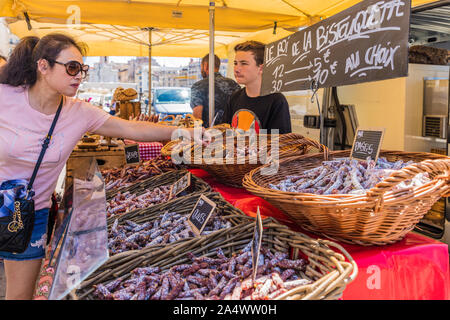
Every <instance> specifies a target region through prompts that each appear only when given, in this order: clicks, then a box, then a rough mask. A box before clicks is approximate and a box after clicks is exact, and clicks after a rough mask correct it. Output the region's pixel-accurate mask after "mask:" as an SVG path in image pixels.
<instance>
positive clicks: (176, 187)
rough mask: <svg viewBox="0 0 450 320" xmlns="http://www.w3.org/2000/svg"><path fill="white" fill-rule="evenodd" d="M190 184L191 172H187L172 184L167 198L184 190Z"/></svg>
mask: <svg viewBox="0 0 450 320" xmlns="http://www.w3.org/2000/svg"><path fill="white" fill-rule="evenodd" d="M190 185H191V173H190V172H188V173H186V174H185V175H184V176H183V177H182V178H180V179H179V180H177V182H175V183H174V184H173V185H172V187H171V188H170V192H169V199H172V198H173V197H175V196H176V195H177V194H179V193H180V192H182V191H184V190H186V189H187V188H188V187H189V186H190Z"/></svg>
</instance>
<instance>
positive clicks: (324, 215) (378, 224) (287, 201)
mask: <svg viewBox="0 0 450 320" xmlns="http://www.w3.org/2000/svg"><path fill="white" fill-rule="evenodd" d="M349 155H350V150H346V151H337V152H331V153H330V154H329V160H332V159H334V158H340V157H348V156H349ZM325 156H326V155H325ZM380 156H381V157H386V158H387V160H389V161H397V160H404V161H409V160H413V161H414V162H417V163H416V164H412V165H409V166H407V167H405V168H403V169H401V170H397V171H395V172H393V173H392V174H391V175H390V177H389V178H386V179H385V180H383V181H381V182H380V183H378V184H377V185H376V186H375V187H373V188H372V189H370V190H368V191H367V194H366V195H348V194H337V195H314V194H310V193H293V192H283V191H278V190H273V189H270V188H269V187H268V184H270V183H271V184H277V183H279V182H280V181H282V180H284V179H285V178H286V176H288V175H298V174H300V173H302V172H303V171H305V170H308V169H311V168H315V167H318V166H320V165H321V162H322V161H323V160H324V155H323V154H315V155H305V156H295V157H290V158H285V159H283V160H281V161H280V167H279V170H278V172H277V173H276V174H273V175H261V171H260V170H261V169H262V167H261V168H258V169H255V170H252V171H251V172H250V173H248V174H247V175H246V176H245V177H244V180H243V185H244V187H245V188H246V189H247V190H248V191H250V192H252V193H253V194H255V195H258V196H260V197H262V198H264V199H265V200H267V201H269V202H270V203H272V204H273V205H275V206H276V207H278V208H279V209H281V210H283V211H284V212H286V213H287V214H288V215H289V216H290V217H291V218H292V219H293V220H294V221H295V222H296V223H297V224H298V225H299V226H301V227H302V228H304V229H305V230H309V231H312V232H315V233H320V234H323V235H326V236H328V237H330V238H331V239H335V240H338V241H343V242H347V243H356V244H360V245H384V244H389V243H393V242H396V241H399V240H400V239H402V238H403V237H404V236H405V235H406V234H407V233H408V232H409V231H411V230H412V229H413V228H414V226H415V225H416V224H417V223H418V222H419V220H420V219H421V218H422V217H423V216H424V215H425V214H426V213H427V211H428V210H430V208H431V206H432V205H433V204H434V203H435V202H436V201H438V200H439V199H440V198H441V197H443V196H444V197H446V196H448V192H449V191H450V177H449V174H450V158H449V157H446V156H443V155H437V154H431V153H413V152H402V151H381V153H380ZM421 172H428V173H429V175H430V177H431V178H432V181H431V182H430V183H427V184H425V185H423V186H420V187H414V188H410V189H407V190H400V191H393V190H392V189H393V187H395V186H396V185H397V184H399V183H400V182H402V181H405V180H408V179H411V178H412V177H414V176H415V175H417V174H418V173H421Z"/></svg>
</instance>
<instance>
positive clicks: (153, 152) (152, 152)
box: [124, 140, 163, 161]
mask: <svg viewBox="0 0 450 320" xmlns="http://www.w3.org/2000/svg"><path fill="white" fill-rule="evenodd" d="M124 142H125V144H135V143H137V144H138V145H139V156H140V158H141V160H143V161H147V160H150V159H153V158H156V157H159V156H160V155H161V149H162V147H163V144H162V143H161V142H135V141H132V140H125V141H124Z"/></svg>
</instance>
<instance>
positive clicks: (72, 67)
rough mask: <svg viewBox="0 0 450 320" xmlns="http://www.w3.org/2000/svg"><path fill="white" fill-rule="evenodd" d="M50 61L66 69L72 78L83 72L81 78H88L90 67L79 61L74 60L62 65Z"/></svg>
mask: <svg viewBox="0 0 450 320" xmlns="http://www.w3.org/2000/svg"><path fill="white" fill-rule="evenodd" d="M48 61H49V62H54V63H57V64H60V65H62V66H64V67H66V72H67V74H68V75H69V76H72V77H74V76H76V75H77V74H78V73H80V72H81V77H82V78H83V79H84V78H86V76H87V73H88V71H89V65H87V64H81V63H79V62H78V61H74V60H72V61H69V62H66V63H62V62H59V61H56V60H48Z"/></svg>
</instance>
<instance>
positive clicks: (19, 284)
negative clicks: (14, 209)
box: [0, 34, 209, 300]
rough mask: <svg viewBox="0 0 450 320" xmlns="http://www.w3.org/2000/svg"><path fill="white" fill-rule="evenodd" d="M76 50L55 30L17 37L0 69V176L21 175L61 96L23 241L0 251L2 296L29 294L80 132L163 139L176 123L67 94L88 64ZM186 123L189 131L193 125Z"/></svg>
mask: <svg viewBox="0 0 450 320" xmlns="http://www.w3.org/2000/svg"><path fill="white" fill-rule="evenodd" d="M84 53H85V48H84V46H83V45H82V44H79V43H77V42H75V41H74V39H72V38H71V37H68V36H66V35H63V34H49V35H46V36H44V37H43V38H42V39H39V38H38V37H32V36H31V37H25V38H22V39H21V41H20V42H19V44H18V45H17V46H16V47H15V48H14V51H13V52H12V54H11V56H10V58H9V59H8V63H7V64H6V65H5V66H4V67H2V68H1V69H0V184H1V183H2V182H4V181H8V180H15V179H24V180H27V181H29V179H30V177H31V175H32V172H33V169H34V167H35V165H36V162H37V159H38V156H39V154H40V152H41V148H42V145H41V144H42V140H43V139H44V138H45V137H46V135H47V133H48V131H49V129H50V125H51V123H52V122H53V119H54V117H55V113H56V111H57V109H58V108H59V106H60V105H61V104H62V109H61V113H60V116H59V119H58V121H57V122H56V126H55V129H54V132H53V135H52V137H50V138H51V141H50V144H49V147H48V149H47V151H46V153H45V156H44V158H43V161H42V165H41V167H40V168H39V171H38V173H37V177H36V180H35V183H34V185H33V189H34V192H35V196H34V198H33V200H34V202H35V209H36V211H35V222H34V228H33V233H32V235H31V241H30V243H29V245H28V248H27V249H26V250H25V252H23V253H16V254H14V253H10V252H5V251H0V258H3V259H4V267H5V274H6V299H8V300H9V299H21V300H25V299H32V297H33V292H34V288H35V283H36V280H37V278H38V275H39V271H40V267H41V263H42V258H44V256H45V247H46V236H47V234H46V228H47V221H48V215H49V208H50V205H51V196H52V193H53V191H54V190H55V186H56V184H57V180H58V176H59V174H60V173H61V170H62V168H63V167H64V165H65V164H66V161H67V159H68V158H69V155H70V153H71V152H72V150H73V148H74V147H75V145H76V144H77V142H78V141H79V139H80V137H82V136H83V135H84V134H85V133H86V132H92V133H94V134H98V135H101V136H106V137H116V138H127V139H131V140H134V141H163V140H170V139H171V136H172V132H173V131H174V130H177V128H176V127H172V126H164V125H159V124H156V123H151V122H148V121H127V120H124V119H120V118H118V117H113V116H111V115H110V114H108V113H107V112H105V111H104V110H102V109H101V108H97V107H95V106H93V105H92V104H90V103H87V102H85V101H82V100H79V99H75V98H73V97H74V96H75V95H76V93H77V90H78V87H79V86H80V83H81V81H82V80H83V79H84V78H85V77H86V75H87V72H88V70H89V66H88V65H85V64H83V55H84ZM186 130H188V132H189V134H190V135H191V136H193V135H194V129H186ZM206 139H208V135H207V134H206ZM208 140H209V139H208ZM12 141H14V143H13V144H12V143H11V142H12ZM198 142H200V141H198ZM2 205H7V204H2ZM0 239H1V237H0Z"/></svg>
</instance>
